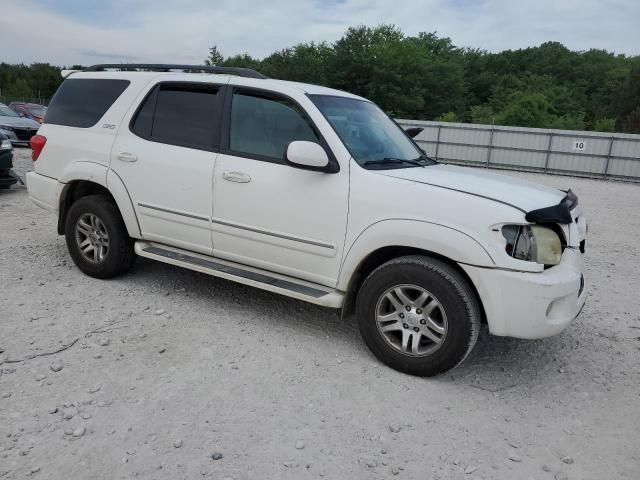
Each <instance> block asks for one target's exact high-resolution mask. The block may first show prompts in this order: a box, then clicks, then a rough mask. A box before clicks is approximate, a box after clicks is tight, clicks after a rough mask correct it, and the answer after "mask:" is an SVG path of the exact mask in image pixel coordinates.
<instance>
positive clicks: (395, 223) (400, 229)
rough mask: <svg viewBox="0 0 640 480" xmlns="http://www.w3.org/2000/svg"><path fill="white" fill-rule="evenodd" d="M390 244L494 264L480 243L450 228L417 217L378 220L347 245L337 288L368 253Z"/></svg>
mask: <svg viewBox="0 0 640 480" xmlns="http://www.w3.org/2000/svg"><path fill="white" fill-rule="evenodd" d="M392 246H400V247H412V248H418V249H421V250H426V251H429V252H432V253H435V254H438V255H441V256H443V257H446V258H449V259H451V260H453V261H455V262H459V263H465V264H469V265H476V266H481V267H494V266H495V262H494V260H493V258H491V255H490V254H489V252H487V250H486V249H485V248H484V247H483V246H482V245H481V244H480V243H478V242H477V241H476V240H475V239H474V238H473V237H471V236H470V235H468V234H466V233H464V232H461V231H460V230H456V229H455V228H453V227H448V226H446V225H440V224H436V223H430V222H425V221H420V220H408V219H389V220H381V221H379V222H376V223H374V224H373V225H370V226H369V227H367V228H366V229H365V230H363V231H362V233H360V235H358V237H357V238H356V239H355V241H354V242H353V243H352V244H351V246H350V247H349V249H348V251H347V254H346V255H345V259H344V261H343V263H342V267H341V269H340V276H339V279H338V290H342V291H346V290H347V288H348V285H349V281H350V279H351V278H352V276H353V274H354V272H355V271H356V270H357V268H358V266H359V265H360V264H361V263H362V261H363V260H364V259H365V258H367V256H368V255H369V254H371V253H373V252H375V251H376V250H379V249H380V248H384V247H392Z"/></svg>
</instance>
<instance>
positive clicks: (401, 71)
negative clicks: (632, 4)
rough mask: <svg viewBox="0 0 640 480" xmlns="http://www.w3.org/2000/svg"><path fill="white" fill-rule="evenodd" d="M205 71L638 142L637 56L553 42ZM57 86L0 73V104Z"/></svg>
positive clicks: (372, 38) (388, 44)
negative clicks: (626, 136) (250, 72)
mask: <svg viewBox="0 0 640 480" xmlns="http://www.w3.org/2000/svg"><path fill="white" fill-rule="evenodd" d="M205 63H206V64H208V65H219V66H232V67H248V68H253V69H256V70H259V71H260V72H262V73H264V74H265V75H267V76H269V77H272V78H280V79H283V80H293V81H299V82H308V83H314V84H319V85H325V86H328V87H332V88H337V89H340V90H347V91H349V92H352V93H355V94H357V95H361V96H363V97H366V98H369V99H370V100H372V101H374V102H376V103H377V104H378V105H380V107H382V109H384V110H385V111H386V112H387V113H389V114H390V115H392V116H393V117H396V118H408V119H421V120H440V121H451V122H456V121H457V122H470V123H485V124H496V125H512V126H524V127H538V128H562V129H575V130H596V131H604V132H613V131H616V132H629V133H640V56H626V55H620V54H614V53H611V52H607V51H605V50H597V49H591V50H587V51H571V50H569V49H568V48H566V47H565V46H563V45H562V44H561V43H558V42H546V43H543V44H541V45H540V46H537V47H530V48H525V49H519V50H505V51H503V52H499V53H491V52H487V51H484V50H479V49H473V48H463V47H458V46H455V45H454V44H453V42H452V41H451V39H450V38H446V37H439V36H438V35H437V34H436V33H427V32H424V33H420V34H418V35H416V36H409V35H405V34H404V33H403V32H402V31H401V30H400V29H399V28H397V27H395V26H393V25H380V26H377V27H367V26H358V27H352V28H349V29H348V30H347V31H346V32H345V33H344V35H343V36H342V37H341V38H340V39H338V40H337V41H335V42H333V43H328V42H320V43H316V42H307V43H300V44H297V45H294V46H292V47H290V48H285V49H283V50H279V51H276V52H274V53H272V54H270V55H268V56H267V57H265V58H262V59H259V58H255V57H252V56H251V55H249V54H247V53H243V54H237V55H232V56H229V57H225V56H224V55H223V54H222V53H221V52H220V51H219V49H218V48H217V47H216V46H213V47H211V48H210V50H209V55H208V57H207V58H206V60H205ZM51 72H53V73H55V75H54V74H53V73H51ZM50 73H51V76H50ZM60 81H61V79H60V75H59V69H58V68H57V67H53V66H51V65H48V64H34V65H31V66H24V65H7V64H4V63H3V64H0V88H1V89H2V95H9V93H7V91H9V92H13V91H14V90H15V91H17V92H20V94H22V95H24V96H35V94H36V91H35V89H36V88H37V89H39V91H40V92H41V94H43V96H46V95H51V94H53V92H54V91H55V88H57V85H58V84H59V83H60Z"/></svg>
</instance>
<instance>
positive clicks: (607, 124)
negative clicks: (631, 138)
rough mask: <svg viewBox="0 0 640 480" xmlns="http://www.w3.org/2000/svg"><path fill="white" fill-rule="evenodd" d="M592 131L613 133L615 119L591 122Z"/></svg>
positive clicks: (605, 118)
mask: <svg viewBox="0 0 640 480" xmlns="http://www.w3.org/2000/svg"><path fill="white" fill-rule="evenodd" d="M593 129H594V130H595V131H596V132H615V131H616V119H615V118H607V117H604V118H599V119H597V120H596V121H595V122H593Z"/></svg>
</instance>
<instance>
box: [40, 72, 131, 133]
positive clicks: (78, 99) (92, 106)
mask: <svg viewBox="0 0 640 480" xmlns="http://www.w3.org/2000/svg"><path fill="white" fill-rule="evenodd" d="M129 83H131V82H129V80H114V79H106V78H99V79H84V78H76V79H74V78H68V79H66V80H65V81H64V82H62V85H60V88H59V89H58V91H57V92H56V94H55V95H54V96H53V98H52V99H51V103H50V104H49V109H48V110H47V117H46V119H45V123H52V124H54V125H66V126H68V127H81V128H89V127H93V126H94V125H95V124H96V123H98V120H100V119H101V118H102V116H103V115H104V114H105V113H106V111H107V110H109V107H111V105H113V103H114V102H115V101H116V100H117V98H118V97H119V96H120V95H121V94H122V92H124V91H125V90H126V88H127V87H128V86H129Z"/></svg>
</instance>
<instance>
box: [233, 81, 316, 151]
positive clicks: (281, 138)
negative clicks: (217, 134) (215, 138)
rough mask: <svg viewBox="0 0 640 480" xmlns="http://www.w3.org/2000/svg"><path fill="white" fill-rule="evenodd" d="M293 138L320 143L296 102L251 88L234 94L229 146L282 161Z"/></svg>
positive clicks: (236, 149) (235, 149) (234, 149)
mask: <svg viewBox="0 0 640 480" xmlns="http://www.w3.org/2000/svg"><path fill="white" fill-rule="evenodd" d="M294 140H307V141H309V142H315V143H320V142H319V140H318V136H317V135H316V133H315V131H314V129H313V128H312V127H311V125H310V123H309V122H308V121H307V118H306V116H305V115H304V114H303V112H302V111H301V110H300V108H299V107H298V106H297V105H295V104H294V103H293V102H291V101H289V100H287V99H284V98H279V97H273V98H272V97H270V96H262V95H260V94H254V93H248V92H247V93H244V92H236V93H235V94H234V95H233V102H232V105H231V126H230V133H229V149H230V150H232V151H234V152H238V153H240V154H245V155H249V156H257V157H266V158H265V160H278V161H283V157H284V151H285V149H286V148H287V146H288V145H289V143H290V142H293V141H294Z"/></svg>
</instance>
